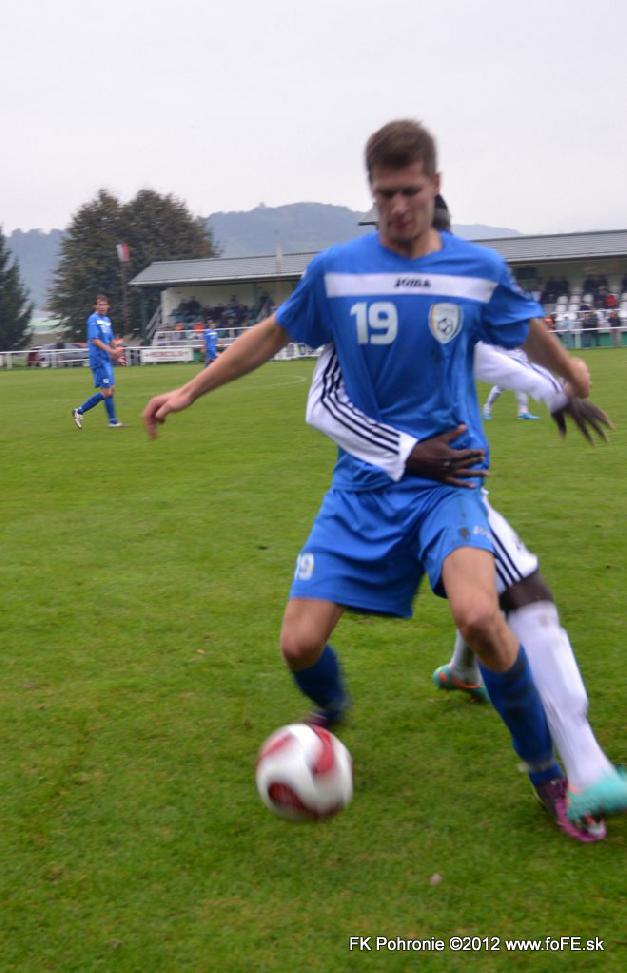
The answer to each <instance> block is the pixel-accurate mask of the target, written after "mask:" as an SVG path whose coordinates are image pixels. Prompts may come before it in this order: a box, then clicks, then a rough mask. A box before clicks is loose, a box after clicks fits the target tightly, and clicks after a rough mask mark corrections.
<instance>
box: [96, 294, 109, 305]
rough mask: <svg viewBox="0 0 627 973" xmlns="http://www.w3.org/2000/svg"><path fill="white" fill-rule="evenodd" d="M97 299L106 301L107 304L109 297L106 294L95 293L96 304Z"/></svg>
mask: <svg viewBox="0 0 627 973" xmlns="http://www.w3.org/2000/svg"><path fill="white" fill-rule="evenodd" d="M98 301H106V302H107V304H108V303H109V298H108V297H107V295H106V294H96V304H97V303H98Z"/></svg>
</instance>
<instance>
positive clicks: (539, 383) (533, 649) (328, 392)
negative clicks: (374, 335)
mask: <svg viewBox="0 0 627 973" xmlns="http://www.w3.org/2000/svg"><path fill="white" fill-rule="evenodd" d="M475 376H476V378H477V379H479V380H481V381H498V382H499V383H500V384H501V385H503V386H504V387H505V388H509V389H512V390H514V389H523V390H526V391H527V393H528V394H530V395H533V397H534V398H535V399H538V400H540V401H544V402H545V403H546V404H547V406H548V408H549V411H550V412H551V413H552V414H553V415H558V416H560V417H563V416H564V415H570V416H571V417H572V418H574V420H575V422H576V424H577V425H578V426H579V428H580V429H581V430H582V432H583V434H584V435H585V436H586V437H588V438H589V435H590V434H589V431H588V428H587V427H588V426H590V427H591V428H592V429H594V430H595V431H596V432H597V433H599V435H601V436H603V425H604V424H605V425H607V420H606V417H605V414H604V413H603V412H602V411H601V410H600V409H598V408H597V407H595V406H594V405H593V404H592V403H583V402H578V401H577V400H572V399H571V400H570V401H569V399H568V396H567V394H566V392H565V390H564V386H563V385H562V384H561V383H560V382H559V381H558V380H557V379H555V378H554V376H552V375H551V374H550V372H547V371H546V370H545V369H541V368H538V367H535V366H531V365H530V364H529V363H527V365H526V366H525V365H524V364H523V363H522V362H521V361H516V360H513V359H512V358H510V357H509V356H508V355H506V354H504V353H503V352H502V351H501V349H499V348H495V347H493V346H491V345H487V344H483V343H479V344H477V345H476V348H475ZM307 422H308V423H309V424H310V425H311V426H313V427H314V428H315V429H318V430H319V431H320V432H322V433H324V434H325V435H326V436H328V437H329V438H331V439H333V440H334V441H335V442H336V443H337V444H338V445H339V446H340V447H341V448H342V449H343V450H346V451H347V452H350V453H351V454H352V455H354V456H357V457H358V458H359V459H361V460H363V461H364V462H367V463H371V464H372V465H374V466H378V467H380V468H381V469H383V470H385V472H386V473H387V475H388V476H389V477H390V479H391V480H393V481H394V482H397V481H399V480H400V479H401V478H402V477H404V476H405V475H408V474H409V475H411V474H412V473H414V474H416V475H420V476H432V477H433V478H434V479H438V480H441V481H442V482H450V483H457V485H462V483H464V479H465V482H466V485H468V484H469V483H471V482H472V480H470V479H469V477H472V478H473V479H474V484H473V485H476V482H477V476H476V469H472V465H473V462H474V461H475V459H476V457H474V456H473V455H468V454H469V451H468V450H455V449H453V448H451V447H450V445H449V444H450V442H451V440H453V439H455V438H457V436H458V435H459V433H460V428H457V429H455V430H452V431H451V433H449V434H444V435H442V436H439V437H437V438H436V439H434V440H431V441H429V440H425V441H423V442H420V443H418V442H417V440H416V439H415V438H414V437H411V436H408V435H406V434H405V433H402V432H400V431H399V430H396V429H394V428H392V427H390V426H389V425H387V424H382V423H377V422H375V421H374V420H372V419H371V418H370V417H369V416H367V415H365V414H364V413H363V412H361V411H360V410H359V409H357V408H356V407H355V405H354V404H353V403H352V402H351V400H350V399H349V397H348V396H347V394H346V389H345V387H344V383H343V381H342V374H341V369H340V365H339V362H338V359H337V356H336V354H335V351H334V348H333V346H326V347H325V348H323V351H322V353H321V355H320V357H319V359H318V362H317V364H316V368H315V370H314V375H313V380H312V385H311V389H310V393H309V398H308V401H307ZM560 429H562V425H561V422H560ZM460 478H461V479H460ZM485 499H486V503H487V502H488V501H487V492H485ZM488 520H489V525H490V532H491V536H492V541H493V546H494V559H495V568H496V580H497V592H498V594H499V600H500V604H501V608H502V609H503V611H505V612H506V614H507V620H508V624H509V626H510V628H511V629H512V631H513V632H514V633H515V634H516V635H517V636H518V638H519V639H520V641H521V642H522V643H523V644H524V646H525V649H526V651H527V655H528V657H529V664H530V666H531V671H532V674H533V678H534V682H535V684H536V686H537V687H538V691H539V693H540V696H541V697H542V701H543V703H544V708H545V710H546V714H547V718H548V721H549V729H550V731H551V736H552V738H553V741H554V743H555V745H556V747H557V750H558V752H559V754H560V756H561V758H562V760H563V762H564V765H565V767H566V771H567V774H568V792H567V790H566V786H565V783H564V781H563V780H562V779H558V780H556V781H555V782H553V787H552V793H549V794H548V795H547V790H548V788H546V787H544V788H541V789H536V790H537V793H538V796H539V797H540V798H541V799H543V803H545V806H546V807H547V810H549V811H550V813H551V814H553V815H554V816H555V818H556V820H557V823H558V825H559V827H560V828H561V829H562V830H563V831H565V832H566V833H567V834H568V835H569V836H570V837H572V838H576V839H578V840H580V841H594V840H599V839H600V838H603V837H605V827H604V826H603V825H602V824H601V826H599V823H598V822H595V820H594V819H593V816H594V818H596V817H597V816H598V815H604V814H606V813H616V812H619V811H623V810H626V809H627V779H625V777H624V775H623V774H621V772H620V771H618V770H616V769H615V768H614V767H612V765H611V763H610V762H609V760H608V759H607V757H606V756H605V754H604V753H603V751H602V749H601V748H600V746H599V744H598V743H597V741H596V739H595V736H594V734H593V732H592V729H591V727H590V724H589V723H588V720H587V707H588V700H587V694H586V690H585V686H584V684H583V680H582V678H581V674H580V672H579V668H578V666H577V662H576V660H575V656H574V654H573V650H572V648H571V645H570V641H569V638H568V633H567V632H566V631H565V629H563V628H562V627H561V626H560V621H559V615H558V612H557V608H556V606H555V603H554V601H553V596H552V594H551V592H550V590H549V588H548V587H547V585H546V582H545V581H544V579H543V577H542V576H541V574H540V572H539V570H538V559H537V557H536V556H535V554H531V553H530V552H529V551H528V550H527V548H526V547H525V545H524V544H523V542H522V541H521V540H520V538H519V537H518V536H517V535H516V533H515V532H514V531H513V530H512V528H511V527H510V525H509V523H508V522H507V520H506V519H505V518H504V517H503V516H502V515H501V514H499V513H498V512H497V511H496V510H494V508H493V507H492V506H490V504H489V503H488ZM434 682H435V683H436V685H437V686H439V687H440V688H443V689H460V690H463V691H465V692H467V693H468V694H469V695H470V696H472V697H473V698H475V699H487V698H488V695H487V692H486V689H485V687H484V685H483V681H482V679H481V673H480V671H479V667H478V665H477V661H476V657H475V655H474V653H473V651H472V649H470V647H469V646H468V645H467V643H466V642H465V640H464V639H463V637H462V636H461V635H460V634H459V632H458V633H457V637H456V642H455V649H454V653H453V658H452V659H451V662H450V663H449V665H446V666H440V667H439V669H436V671H435V673H434ZM545 797H548V798H549V800H546V801H544V798H545ZM569 814H570V817H569ZM571 819H572V820H571ZM575 822H578V823H575Z"/></svg>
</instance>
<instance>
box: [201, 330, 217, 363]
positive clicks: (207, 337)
mask: <svg viewBox="0 0 627 973" xmlns="http://www.w3.org/2000/svg"><path fill="white" fill-rule="evenodd" d="M203 340H204V342H205V365H210V364H211V362H214V361H215V360H216V358H217V357H218V332H217V331H216V329H215V327H214V325H213V323H209V324H208V325H207V327H206V328H205V330H204V332H203Z"/></svg>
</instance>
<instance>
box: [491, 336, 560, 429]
mask: <svg viewBox="0 0 627 973" xmlns="http://www.w3.org/2000/svg"><path fill="white" fill-rule="evenodd" d="M474 370H475V378H477V379H479V381H481V382H488V384H490V385H499V386H500V387H501V388H504V389H509V390H510V391H511V392H524V393H525V394H526V395H530V396H531V398H532V399H538V400H539V401H540V402H544V403H545V404H546V405H547V407H548V409H549V412H555V410H556V409H561V408H562V407H563V406H565V405H566V402H567V401H568V399H567V396H566V393H565V392H564V387H563V385H562V383H561V382H560V381H559V379H557V378H555V376H554V375H552V374H551V372H549V371H548V370H547V369H546V368H542V366H541V365H535V364H534V363H533V362H530V361H529V359H528V358H527V356H526V355H525V354H522V353H517V352H516V351H513V352H507V351H505V350H504V349H501V348H497V347H495V346H494V345H488V344H485V343H484V342H483V341H480V342H478V343H477V344H476V345H475V360H474Z"/></svg>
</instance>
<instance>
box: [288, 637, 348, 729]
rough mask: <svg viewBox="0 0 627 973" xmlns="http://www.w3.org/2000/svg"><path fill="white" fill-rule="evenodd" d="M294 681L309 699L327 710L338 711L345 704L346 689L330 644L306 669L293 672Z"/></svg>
mask: <svg viewBox="0 0 627 973" xmlns="http://www.w3.org/2000/svg"><path fill="white" fill-rule="evenodd" d="M292 676H293V677H294V682H295V683H296V685H297V686H298V688H299V689H300V690H301V692H303V693H304V694H305V696H309V699H311V700H312V702H314V703H315V704H316V706H321V707H322V708H323V709H325V710H326V711H327V712H330V711H332V712H338V713H339V712H340V711H341V710H342V709H343V708H344V706H345V705H346V691H345V689H344V682H343V679H342V673H341V671H340V666H339V663H338V661H337V656H336V654H335V652H334V651H333V649H332V648H331V646H330V645H325V647H324V649H323V651H322V655H321V656H320V658H319V659H318V660H317V662H314V664H313V665H312V666H309V667H308V668H307V669H299V670H298V672H293V673H292Z"/></svg>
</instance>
